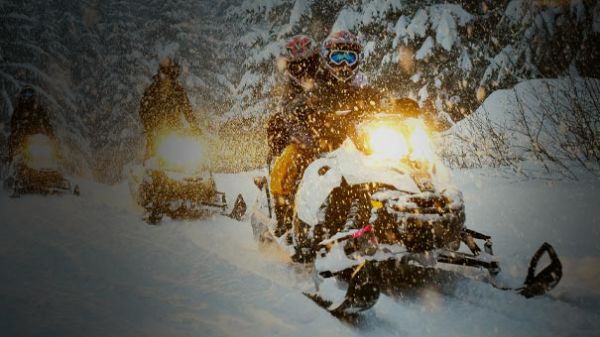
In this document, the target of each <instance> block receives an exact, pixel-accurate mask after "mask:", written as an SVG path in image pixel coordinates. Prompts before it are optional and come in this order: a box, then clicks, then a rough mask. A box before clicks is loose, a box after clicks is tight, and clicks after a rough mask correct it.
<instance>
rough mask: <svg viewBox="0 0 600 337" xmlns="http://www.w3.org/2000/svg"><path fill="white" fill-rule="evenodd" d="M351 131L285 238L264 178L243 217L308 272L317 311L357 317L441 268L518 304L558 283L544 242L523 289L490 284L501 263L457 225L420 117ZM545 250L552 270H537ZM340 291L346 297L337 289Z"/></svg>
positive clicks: (303, 195)
mask: <svg viewBox="0 0 600 337" xmlns="http://www.w3.org/2000/svg"><path fill="white" fill-rule="evenodd" d="M333 125H342V124H333ZM351 129H352V130H349V131H346V132H347V133H348V138H347V139H346V140H345V142H344V143H343V145H342V146H341V147H339V148H338V149H335V150H333V151H330V152H327V153H325V154H323V155H321V156H320V157H319V158H317V159H316V160H314V161H313V162H312V163H311V164H310V165H309V166H308V167H307V168H306V170H305V172H304V175H303V177H302V180H301V181H300V183H299V186H298V190H297V194H296V196H295V205H296V209H295V212H294V213H295V215H294V220H293V226H292V227H293V228H292V229H290V230H288V232H287V233H285V234H283V235H281V236H279V237H278V236H276V235H275V233H276V231H275V227H276V224H277V220H276V219H275V216H274V214H275V213H274V212H273V210H274V207H273V203H272V196H271V194H270V191H269V188H268V186H269V184H268V177H266V176H262V177H255V181H254V182H255V185H256V186H257V187H258V188H259V190H260V193H259V194H258V197H257V200H256V203H255V205H254V209H253V211H252V215H251V225H252V230H253V234H254V238H255V239H256V240H257V241H258V242H259V244H260V245H273V244H275V245H276V246H277V247H279V248H281V249H283V250H284V251H285V252H287V253H288V254H289V256H290V257H291V259H292V261H294V262H296V263H301V264H303V265H305V266H308V270H311V271H312V273H314V274H313V275H314V280H315V290H314V291H310V292H306V293H305V295H306V296H307V297H309V298H310V299H312V300H313V301H314V302H316V303H317V304H318V305H319V306H321V307H323V308H325V309H326V310H327V311H329V312H330V313H331V314H333V315H334V316H336V317H338V318H340V319H355V318H356V317H360V312H362V311H365V310H367V309H369V308H371V307H372V306H374V305H375V304H376V302H377V300H378V298H379V296H380V293H384V294H388V295H394V294H398V293H399V292H401V291H402V289H403V288H406V287H418V286H419V285H420V284H424V283H425V282H428V281H432V280H435V279H436V278H439V279H444V277H445V276H444V275H446V274H444V273H438V271H441V272H443V271H445V270H447V271H449V272H454V271H455V270H465V271H466V272H465V275H467V277H468V275H469V274H470V273H469V271H473V274H478V273H475V271H478V272H479V274H484V275H485V278H484V280H487V281H488V282H489V283H491V284H492V285H494V286H495V287H497V288H500V289H503V290H514V291H515V292H518V293H519V294H521V295H523V296H525V297H533V296H538V295H542V294H544V293H546V292H547V291H549V290H551V289H552V288H554V287H555V286H556V285H557V284H558V282H559V281H560V279H561V277H562V267H561V263H560V260H559V259H558V257H557V255H556V252H555V251H554V249H553V247H552V246H551V245H549V244H547V243H544V244H543V245H542V246H541V247H540V248H539V250H538V251H537V253H536V254H535V255H534V257H533V258H532V259H531V262H530V266H529V272H528V276H527V279H526V281H525V283H524V285H523V287H521V288H518V289H510V288H507V287H502V286H501V285H499V284H497V283H496V282H495V281H496V276H497V275H498V273H499V272H500V265H499V263H498V259H497V258H496V257H495V256H494V254H493V249H492V240H491V237H490V236H488V235H485V234H483V233H479V232H477V231H474V230H472V229H469V228H466V227H465V206H464V201H463V196H462V193H461V192H460V191H459V190H458V189H457V188H456V187H455V186H454V185H453V183H452V180H451V178H450V174H449V170H448V169H447V168H446V167H445V166H444V165H443V164H442V163H441V162H440V161H439V160H438V159H436V156H435V154H434V146H433V143H432V141H431V138H430V135H429V133H428V131H427V129H426V126H425V124H424V123H423V121H422V120H420V119H418V118H403V117H402V116H399V115H397V114H392V113H378V114H370V115H368V116H363V117H361V118H357V119H356V122H355V123H354V126H353V127H352V128H351ZM482 243H483V248H482V247H481V244H482ZM544 253H547V254H548V256H549V257H550V264H549V265H548V266H547V267H546V268H544V269H543V270H542V271H541V272H538V271H537V264H538V261H539V260H540V258H541V257H542V255H544ZM435 282H437V281H435ZM340 284H341V285H342V289H345V292H344V291H342V292H341V293H340V292H339V288H340ZM336 292H337V295H336Z"/></svg>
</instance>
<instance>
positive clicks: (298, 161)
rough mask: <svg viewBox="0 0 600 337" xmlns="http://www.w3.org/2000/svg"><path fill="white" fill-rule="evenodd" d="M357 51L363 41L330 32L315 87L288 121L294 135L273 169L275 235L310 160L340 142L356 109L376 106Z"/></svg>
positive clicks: (287, 220)
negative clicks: (291, 120) (291, 119)
mask: <svg viewBox="0 0 600 337" xmlns="http://www.w3.org/2000/svg"><path fill="white" fill-rule="evenodd" d="M361 53H362V44H361V43H360V41H359V40H358V38H357V37H356V36H355V35H354V34H352V33H350V32H348V31H340V32H335V33H332V34H331V35H329V36H328V37H327V38H326V39H325V40H324V41H323V42H322V44H321V48H320V53H319V68H318V70H317V74H316V83H315V88H314V89H313V91H312V92H311V95H303V97H302V100H303V101H302V104H298V105H297V110H296V112H295V115H296V116H298V117H297V119H296V121H295V124H293V125H291V126H290V129H291V132H292V133H293V135H294V136H293V137H292V139H291V142H290V144H289V145H288V146H286V148H285V149H284V150H283V152H282V154H281V155H280V156H279V158H278V159H277V161H276V162H275V165H274V167H273V170H272V173H271V184H270V187H271V192H272V194H273V197H274V200H275V213H276V216H277V229H276V231H275V234H276V235H282V234H283V233H285V232H286V231H288V230H290V229H291V227H292V221H293V219H294V216H293V214H294V198H295V194H296V191H297V186H298V183H299V180H300V178H301V176H302V174H303V172H304V170H305V168H306V167H307V166H308V164H310V162H312V160H314V159H315V158H316V157H317V156H318V155H319V154H321V153H324V152H329V151H332V150H334V149H335V148H337V147H339V146H340V145H341V144H342V142H343V140H344V139H345V138H346V136H347V134H348V127H349V125H351V124H352V126H353V125H354V124H353V121H352V119H353V118H354V115H355V114H358V112H367V111H370V110H375V109H376V107H377V105H378V102H379V100H380V95H379V93H378V92H376V91H374V90H372V89H370V88H369V86H368V84H367V83H366V77H365V76H364V75H362V73H360V72H359V67H360V61H361ZM338 111H344V112H346V114H345V116H344V117H343V118H341V119H338V118H337V117H336V116H337V115H338V114H337V113H336V112H338Z"/></svg>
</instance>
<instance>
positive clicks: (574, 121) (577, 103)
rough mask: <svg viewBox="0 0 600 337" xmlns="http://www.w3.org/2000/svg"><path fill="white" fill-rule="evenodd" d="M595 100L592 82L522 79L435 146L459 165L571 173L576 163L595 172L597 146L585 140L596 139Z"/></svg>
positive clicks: (599, 129)
mask: <svg viewBox="0 0 600 337" xmlns="http://www.w3.org/2000/svg"><path fill="white" fill-rule="evenodd" d="M599 97H600V81H599V80H596V79H582V78H576V79H573V78H562V79H550V80H529V81H524V82H522V83H520V84H518V85H516V86H515V87H514V88H513V89H507V90H498V91H495V92H493V93H492V94H491V95H489V97H488V98H487V99H486V100H485V101H484V102H483V104H482V105H481V106H480V107H479V108H478V109H477V110H476V111H475V112H474V113H473V114H472V115H470V116H469V117H467V118H465V119H463V120H462V121H460V122H459V123H457V124H456V125H455V126H454V127H453V128H451V129H450V130H448V131H447V132H445V133H444V134H443V135H442V141H441V142H440V146H439V148H440V149H441V152H442V156H443V157H445V158H446V159H448V160H449V161H450V162H451V163H453V164H456V165H459V166H481V165H484V166H498V165H508V166H513V168H515V169H518V170H525V171H529V172H527V173H533V172H535V171H538V172H537V173H540V172H539V171H540V170H542V171H545V172H546V173H559V174H567V175H572V173H573V172H571V171H572V169H571V167H572V166H573V165H575V164H576V166H583V167H584V168H586V169H590V170H592V171H597V170H598V168H599V167H598V163H597V162H594V161H593V160H594V159H593V158H594V157H593V156H594V153H597V151H598V147H597V145H596V147H595V148H594V147H593V144H592V145H590V144H587V143H586V142H591V143H593V142H594V140H593V139H596V141H598V135H599V134H600V121H599V120H598V118H599V116H600V114H599V112H598V105H597V102H598V98H599ZM585 137H587V138H585ZM594 137H595V138H594ZM596 144H597V143H596ZM594 151H596V152H594ZM525 162H527V166H528V167H526V165H524V163H525ZM573 162H578V163H575V164H574V163H573Z"/></svg>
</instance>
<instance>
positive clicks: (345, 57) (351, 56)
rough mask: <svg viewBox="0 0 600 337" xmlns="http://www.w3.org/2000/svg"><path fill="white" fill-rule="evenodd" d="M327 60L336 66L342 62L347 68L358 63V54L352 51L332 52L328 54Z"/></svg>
mask: <svg viewBox="0 0 600 337" xmlns="http://www.w3.org/2000/svg"><path fill="white" fill-rule="evenodd" d="M329 60H330V61H331V62H332V63H333V64H335V65H338V66H339V65H340V64H342V63H344V62H346V64H347V65H349V66H353V65H355V64H356V62H358V54H357V53H356V52H355V51H352V50H334V51H332V52H331V53H329Z"/></svg>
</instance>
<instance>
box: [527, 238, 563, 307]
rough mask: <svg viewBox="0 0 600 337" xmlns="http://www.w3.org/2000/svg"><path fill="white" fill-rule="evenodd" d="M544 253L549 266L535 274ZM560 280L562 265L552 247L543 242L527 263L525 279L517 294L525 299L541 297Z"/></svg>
mask: <svg viewBox="0 0 600 337" xmlns="http://www.w3.org/2000/svg"><path fill="white" fill-rule="evenodd" d="M544 253H548V256H549V258H550V264H549V265H548V266H547V267H546V268H544V269H543V270H542V271H540V272H539V273H537V274H536V271H537V265H538V262H539V260H540V258H541V257H542V255H543V254H544ZM561 278H562V263H561V262H560V259H559V258H558V255H557V254H556V251H555V250H554V247H552V245H550V244H549V243H547V242H544V244H542V246H541V247H540V248H539V249H538V250H537V252H535V254H534V255H533V257H532V258H531V261H530V262H529V269H528V271H527V278H526V279H525V284H524V286H523V288H521V289H520V292H519V293H520V294H521V295H523V296H525V297H527V298H529V297H533V296H538V295H543V294H545V293H546V292H548V291H550V290H551V289H552V288H554V287H555V286H556V285H557V284H558V282H559V281H560V279H561Z"/></svg>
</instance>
